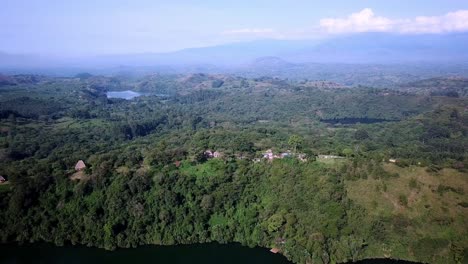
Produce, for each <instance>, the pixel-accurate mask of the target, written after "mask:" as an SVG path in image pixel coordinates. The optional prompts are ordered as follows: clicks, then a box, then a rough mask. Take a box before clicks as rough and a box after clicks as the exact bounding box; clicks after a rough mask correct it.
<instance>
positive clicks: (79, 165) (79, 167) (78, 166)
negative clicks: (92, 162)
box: [75, 160, 86, 171]
mask: <svg viewBox="0 0 468 264" xmlns="http://www.w3.org/2000/svg"><path fill="white" fill-rule="evenodd" d="M84 169H86V164H85V163H84V161H82V160H79V161H78V162H77V163H76V165H75V170H76V171H81V170H84Z"/></svg>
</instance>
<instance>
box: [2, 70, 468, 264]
mask: <svg viewBox="0 0 468 264" xmlns="http://www.w3.org/2000/svg"><path fill="white" fill-rule="evenodd" d="M20 77H21V78H20V80H23V79H26V80H34V81H28V82H22V83H21V82H19V81H16V82H15V84H16V85H10V84H8V85H3V86H0V175H3V176H4V177H5V178H7V180H8V184H6V185H5V184H2V185H0V209H1V210H0V222H1V223H2V232H0V240H1V241H3V242H12V241H17V242H35V241H48V242H53V243H55V244H57V245H63V244H65V243H72V244H84V245H89V246H98V247H103V248H107V249H115V248H117V247H136V246H138V245H144V244H164V245H170V244H188V243H205V242H211V241H218V242H221V243H229V242H233V241H236V242H240V243H242V244H244V245H248V246H252V247H253V246H263V247H277V248H279V249H280V251H281V253H282V254H284V255H285V256H286V257H288V258H289V259H291V260H292V261H294V262H296V263H336V262H346V261H355V260H359V259H363V258H381V257H391V258H398V259H407V260H414V261H422V262H431V263H457V262H459V261H461V260H462V259H463V258H464V254H465V252H467V251H468V232H467V230H468V226H467V224H466V221H465V220H466V218H467V216H468V215H467V214H468V212H467V206H466V193H467V191H468V182H467V180H466V176H467V170H466V168H467V166H468V156H467V153H466V149H467V145H468V144H467V143H468V137H467V132H468V114H467V112H466V110H465V105H466V103H467V100H466V98H465V97H463V96H459V97H452V96H439V95H437V96H435V95H431V94H430V93H429V94H426V93H415V94H411V93H408V92H401V91H394V90H388V89H374V88H365V87H356V88H349V89H348V88H336V87H333V88H329V87H317V86H316V85H314V86H311V85H309V84H308V83H307V82H295V81H287V80H281V79H275V78H267V77H265V78H257V79H246V78H241V77H233V76H228V75H207V74H192V75H187V76H179V75H152V76H148V77H144V78H141V79H130V78H123V77H112V78H107V77H96V76H90V75H89V74H81V75H79V76H78V78H49V77H37V76H36V77H34V78H33V77H31V78H26V77H25V76H20ZM14 78H15V77H14V76H13V77H11V79H12V81H11V82H14V80H15V79H14ZM16 78H19V77H16ZM129 87H130V88H132V89H135V90H138V91H142V92H146V93H148V94H149V95H147V96H141V97H138V98H136V99H134V100H131V101H126V100H122V99H107V98H106V96H105V92H106V91H108V90H125V89H129ZM267 149H272V150H273V152H274V153H275V154H276V153H291V155H286V156H285V157H284V158H277V159H273V160H272V161H268V160H266V159H264V158H262V157H263V153H264V152H265V151H266V150H267ZM207 150H212V151H217V152H219V153H221V156H220V157H215V158H213V157H212V156H210V155H208V154H207ZM318 155H331V156H327V157H324V156H320V157H318ZM299 157H305V159H302V158H299ZM336 157H338V158H336ZM390 159H395V160H396V161H395V164H392V163H389V162H388V161H389V160H390ZM78 160H84V162H85V163H86V165H87V168H86V169H85V170H84V171H81V172H78V173H77V172H75V170H74V166H75V164H76V162H77V161H78ZM72 178H73V180H72ZM7 186H8V187H7Z"/></svg>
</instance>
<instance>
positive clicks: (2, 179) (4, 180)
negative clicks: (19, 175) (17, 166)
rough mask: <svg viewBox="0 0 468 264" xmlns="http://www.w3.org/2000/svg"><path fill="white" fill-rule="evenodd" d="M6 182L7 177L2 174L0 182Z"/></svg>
mask: <svg viewBox="0 0 468 264" xmlns="http://www.w3.org/2000/svg"><path fill="white" fill-rule="evenodd" d="M4 182H6V179H5V178H3V176H2V175H0V183H4Z"/></svg>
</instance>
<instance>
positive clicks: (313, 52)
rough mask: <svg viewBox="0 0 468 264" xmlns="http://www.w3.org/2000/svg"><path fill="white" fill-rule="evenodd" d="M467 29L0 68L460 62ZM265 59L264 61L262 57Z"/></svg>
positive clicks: (23, 60) (4, 57)
mask: <svg viewBox="0 0 468 264" xmlns="http://www.w3.org/2000/svg"><path fill="white" fill-rule="evenodd" d="M467 47H468V33H451V34H393V33H359V34H352V35H340V36H336V37H333V38H326V39H321V40H317V39H313V40H275V39H266V40H257V41H252V42H239V43H232V44H226V45H219V46H211V47H204V48H191V49H183V50H180V51H176V52H170V53H141V54H116V55H101V56H94V57H74V58H65V57H58V56H57V57H50V56H41V55H39V54H7V53H0V68H3V69H12V68H16V69H21V68H36V69H38V68H39V69H44V68H54V67H55V68H57V67H65V68H73V67H81V68H83V67H84V68H105V67H117V66H128V67H143V66H162V65H164V66H180V65H192V66H193V65H216V66H224V67H226V66H228V67H237V66H245V65H248V64H250V63H252V61H255V60H256V59H257V58H261V57H269V56H275V57H279V58H281V59H282V60H284V61H285V62H288V63H351V64H356V63H358V64H366V63H367V64H369V63H374V64H394V63H410V62H411V63H414V62H432V63H464V62H467V61H468V48H467ZM264 63H265V62H264Z"/></svg>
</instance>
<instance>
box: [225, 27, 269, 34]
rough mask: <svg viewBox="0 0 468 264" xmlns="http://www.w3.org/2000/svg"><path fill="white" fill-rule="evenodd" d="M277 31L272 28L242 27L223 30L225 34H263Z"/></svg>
mask: <svg viewBox="0 0 468 264" xmlns="http://www.w3.org/2000/svg"><path fill="white" fill-rule="evenodd" d="M274 32H275V31H274V30H273V29H272V28H241V29H232V30H226V31H224V32H223V34H225V35H261V34H271V33H274Z"/></svg>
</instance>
